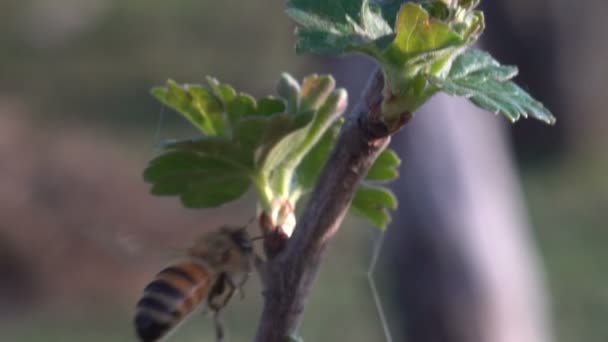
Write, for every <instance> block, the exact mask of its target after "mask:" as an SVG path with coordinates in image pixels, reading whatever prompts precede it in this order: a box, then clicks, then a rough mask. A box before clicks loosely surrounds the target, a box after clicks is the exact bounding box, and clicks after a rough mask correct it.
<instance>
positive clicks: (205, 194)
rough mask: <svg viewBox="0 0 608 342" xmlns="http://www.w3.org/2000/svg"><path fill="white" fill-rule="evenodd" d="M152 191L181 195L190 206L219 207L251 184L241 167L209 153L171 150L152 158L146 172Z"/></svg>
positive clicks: (239, 194) (164, 194) (146, 178)
mask: <svg viewBox="0 0 608 342" xmlns="http://www.w3.org/2000/svg"><path fill="white" fill-rule="evenodd" d="M144 180H145V181H146V182H148V183H151V184H152V190H151V192H152V193H153V194H155V195H159V196H175V195H178V196H180V198H181V200H182V203H183V204H184V206H186V207H189V208H209V207H216V206H219V205H221V204H224V203H226V202H229V201H232V200H234V199H236V198H238V197H240V196H242V195H243V194H244V193H245V192H246V191H247V188H248V187H249V183H250V181H249V178H248V174H247V173H246V172H244V171H243V170H242V169H241V168H239V167H236V166H234V165H233V164H231V163H229V162H226V161H225V160H221V159H217V158H215V157H211V156H208V155H201V154H198V153H195V152H188V151H171V152H168V153H165V154H163V155H161V156H159V157H156V158H155V159H153V160H152V161H151V162H150V163H149V165H148V167H147V168H146V169H145V171H144Z"/></svg>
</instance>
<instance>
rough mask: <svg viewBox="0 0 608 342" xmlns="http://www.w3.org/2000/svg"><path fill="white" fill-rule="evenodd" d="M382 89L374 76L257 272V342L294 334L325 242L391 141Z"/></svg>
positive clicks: (281, 340) (280, 339) (276, 341)
mask: <svg viewBox="0 0 608 342" xmlns="http://www.w3.org/2000/svg"><path fill="white" fill-rule="evenodd" d="M382 87H383V79H382V74H381V72H379V71H377V72H375V73H374V74H373V75H372V77H371V78H370V81H369V83H368V86H367V88H366V90H365V91H364V93H363V96H362V97H361V99H360V101H359V103H358V104H357V105H356V106H355V108H354V110H353V112H351V114H350V116H349V118H348V120H347V122H346V124H345V125H344V127H343V129H342V131H341V133H340V136H339V138H338V141H337V144H336V147H335V149H334V151H333V152H332V155H331V157H330V158H329V160H328V162H327V164H326V165H325V168H324V170H323V172H322V174H321V176H320V178H319V181H318V183H317V185H316V187H315V190H314V191H313V193H312V197H311V199H310V202H309V204H308V207H307V208H306V210H305V211H304V213H303V215H302V217H301V219H300V220H299V222H298V225H297V226H296V229H295V233H294V235H293V237H292V238H291V239H289V242H288V244H287V247H286V249H285V250H284V251H283V252H282V253H280V254H279V255H277V256H276V257H274V258H272V259H270V260H269V261H268V262H266V264H265V265H264V266H263V267H262V270H261V276H262V281H263V283H264V296H265V297H264V309H263V312H262V317H261V318H260V323H259V326H258V331H257V335H256V339H255V341H256V342H285V341H286V337H287V336H291V335H293V334H294V333H295V332H296V329H297V327H298V324H299V321H300V319H301V316H302V313H303V310H304V306H305V304H306V301H307V299H308V294H309V292H310V291H311V288H312V286H313V283H314V281H315V278H316V276H317V273H318V270H319V266H320V264H321V261H322V259H323V255H324V251H325V249H326V247H327V245H328V242H329V241H330V240H331V238H332V237H333V236H334V234H335V233H336V232H337V230H338V229H339V227H340V224H341V223H342V219H343V218H344V215H345V214H346V212H347V210H348V208H349V206H350V203H351V200H352V198H353V195H354V193H355V190H356V189H357V185H358V184H359V182H360V181H361V180H362V179H363V178H364V177H365V175H366V174H367V171H368V170H369V168H370V167H371V165H372V164H373V162H374V161H375V159H376V158H377V156H378V155H379V154H380V152H382V151H383V150H384V149H385V148H386V146H387V145H388V143H389V141H390V130H389V129H388V128H387V127H386V125H385V124H384V123H382V122H380V121H379V120H378V118H379V117H380V115H379V114H380V113H379V111H380V107H381V106H380V103H381V102H382Z"/></svg>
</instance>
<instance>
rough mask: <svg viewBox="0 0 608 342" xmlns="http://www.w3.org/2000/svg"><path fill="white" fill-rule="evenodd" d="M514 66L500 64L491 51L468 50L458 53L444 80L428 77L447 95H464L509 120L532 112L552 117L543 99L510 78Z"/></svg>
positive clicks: (546, 118) (545, 119) (552, 119)
mask: <svg viewBox="0 0 608 342" xmlns="http://www.w3.org/2000/svg"><path fill="white" fill-rule="evenodd" d="M515 75H517V68H516V67H513V66H503V65H500V63H498V62H497V61H496V60H495V59H494V58H492V56H491V55H489V54H488V53H486V52H483V51H480V50H470V51H467V52H466V53H464V54H462V55H461V56H459V57H458V58H457V59H456V60H455V61H454V63H453V65H452V68H451V70H450V72H449V74H448V76H447V78H446V79H445V80H441V79H438V78H430V81H431V82H433V83H434V84H435V85H437V86H438V87H440V88H441V90H443V91H445V92H446V93H448V94H450V95H456V96H464V97H466V98H468V99H470V100H471V102H473V103H474V104H476V105H477V106H479V107H480V108H483V109H486V110H489V111H491V112H494V113H502V114H503V115H505V116H506V117H507V118H508V119H509V120H511V121H512V122H515V121H517V120H518V119H519V118H520V117H524V118H527V117H528V116H531V117H533V118H535V119H538V120H541V121H543V122H545V123H547V124H554V123H555V117H554V116H553V115H552V114H551V113H550V112H549V110H548V109H547V108H545V107H544V106H543V105H542V103H540V102H538V101H536V100H535V99H533V98H532V97H531V96H530V95H529V94H528V93H526V92H525V91H524V90H523V89H521V88H520V87H518V86H517V85H516V84H515V83H514V82H512V81H510V80H511V79H512V78H513V77H515Z"/></svg>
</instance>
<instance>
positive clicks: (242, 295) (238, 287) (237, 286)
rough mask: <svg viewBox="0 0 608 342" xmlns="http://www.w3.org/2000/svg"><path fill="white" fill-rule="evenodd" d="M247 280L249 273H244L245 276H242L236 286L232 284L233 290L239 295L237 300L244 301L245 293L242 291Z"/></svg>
mask: <svg viewBox="0 0 608 342" xmlns="http://www.w3.org/2000/svg"><path fill="white" fill-rule="evenodd" d="M248 279H249V273H245V275H244V276H243V279H242V280H241V281H240V282H239V283H238V284H236V285H234V284H233V286H235V290H236V291H237V292H238V293H239V298H240V299H241V300H243V299H245V291H243V286H245V283H246V282H247V280H248Z"/></svg>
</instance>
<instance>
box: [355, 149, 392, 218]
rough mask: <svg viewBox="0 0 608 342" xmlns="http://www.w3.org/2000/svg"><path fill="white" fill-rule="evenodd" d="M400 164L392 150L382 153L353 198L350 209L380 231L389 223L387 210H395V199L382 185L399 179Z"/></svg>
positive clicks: (389, 216)
mask: <svg viewBox="0 0 608 342" xmlns="http://www.w3.org/2000/svg"><path fill="white" fill-rule="evenodd" d="M400 164H401V160H400V159H399V157H398V156H397V154H396V153H395V152H394V151H393V150H390V149H387V150H384V151H382V153H381V154H380V155H379V156H378V159H376V162H375V163H374V165H372V167H371V168H370V169H369V171H368V173H367V176H366V178H365V180H364V181H363V182H362V184H361V185H360V186H359V188H358V189H357V192H356V193H355V196H354V198H353V203H352V206H351V209H352V210H353V211H354V212H355V213H356V214H357V215H359V216H362V217H364V218H366V219H367V220H368V221H370V222H372V223H373V224H374V225H375V226H377V227H379V228H382V229H384V228H386V226H388V224H389V223H390V222H391V215H390V212H389V210H395V209H397V197H396V196H395V194H394V193H393V192H392V191H391V190H390V189H388V188H386V187H385V186H384V185H386V183H388V182H390V181H393V180H395V179H397V177H399V171H398V169H397V168H398V167H399V165H400Z"/></svg>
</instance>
